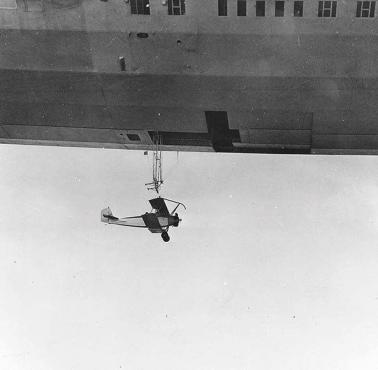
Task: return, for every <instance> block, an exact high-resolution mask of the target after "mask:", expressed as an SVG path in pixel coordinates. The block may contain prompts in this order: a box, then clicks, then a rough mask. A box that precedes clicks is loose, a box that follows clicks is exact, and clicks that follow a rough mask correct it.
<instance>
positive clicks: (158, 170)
mask: <svg viewBox="0 0 378 370" xmlns="http://www.w3.org/2000/svg"><path fill="white" fill-rule="evenodd" d="M152 141H153V145H154V152H153V159H152V182H149V183H147V184H145V185H146V186H147V189H148V190H155V191H156V193H158V194H159V191H160V187H161V185H162V184H163V167H162V154H161V149H160V146H161V145H162V137H161V135H159V132H155V133H154V134H153V136H152Z"/></svg>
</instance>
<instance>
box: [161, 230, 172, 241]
mask: <svg viewBox="0 0 378 370" xmlns="http://www.w3.org/2000/svg"><path fill="white" fill-rule="evenodd" d="M161 237H162V239H163V240H164V241H165V242H169V239H170V238H169V235H168V233H167V232H166V231H163V232H162V233H161Z"/></svg>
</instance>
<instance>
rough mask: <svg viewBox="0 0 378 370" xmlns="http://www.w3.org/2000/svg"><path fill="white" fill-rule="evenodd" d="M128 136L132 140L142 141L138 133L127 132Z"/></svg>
mask: <svg viewBox="0 0 378 370" xmlns="http://www.w3.org/2000/svg"><path fill="white" fill-rule="evenodd" d="M126 136H127V138H128V139H129V140H130V141H140V137H139V135H138V134H126Z"/></svg>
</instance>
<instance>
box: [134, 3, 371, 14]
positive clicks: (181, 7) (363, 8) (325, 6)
mask: <svg viewBox="0 0 378 370" xmlns="http://www.w3.org/2000/svg"><path fill="white" fill-rule="evenodd" d="M130 4H131V13H132V14H145V15H149V14H150V1H149V0H130ZM164 4H167V5H168V14H169V15H184V14H185V0H168V1H166V2H164ZM236 4H237V5H236V6H237V15H238V16H246V15H247V0H237V3H236ZM336 8H337V1H331V0H326V1H319V5H318V17H336ZM293 14H294V16H295V17H303V1H302V0H296V1H294V13H293ZM218 15H219V16H227V0H218ZM284 15H285V1H284V0H277V1H276V2H275V16H276V17H283V16H284ZM256 16H257V17H264V16H265V1H264V0H257V1H256ZM374 16H375V1H357V8H356V17H358V18H360V17H363V18H368V17H369V18H372V17H374Z"/></svg>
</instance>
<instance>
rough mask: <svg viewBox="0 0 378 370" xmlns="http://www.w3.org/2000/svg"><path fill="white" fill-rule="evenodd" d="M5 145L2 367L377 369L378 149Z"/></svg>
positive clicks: (0, 227)
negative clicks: (173, 212)
mask: <svg viewBox="0 0 378 370" xmlns="http://www.w3.org/2000/svg"><path fill="white" fill-rule="evenodd" d="M163 163H164V171H165V173H166V175H167V179H166V183H165V185H164V186H163V196H166V197H167V198H171V199H176V200H179V201H182V202H183V203H185V204H186V205H187V211H186V212H184V211H182V210H181V212H180V217H182V218H183V222H182V223H181V225H180V227H179V228H173V229H172V232H170V236H171V242H170V243H167V244H166V243H164V242H163V241H162V240H161V238H160V236H159V235H157V234H151V233H149V232H148V231H146V230H141V229H131V228H125V227H120V226H115V225H105V224H102V223H101V222H100V211H101V209H102V208H104V207H106V206H110V207H111V208H112V210H113V213H114V214H115V215H116V216H120V217H125V216H133V215H140V214H142V213H144V212H145V211H148V210H149V209H150V207H149V204H148V199H150V198H151V197H153V196H154V194H153V193H152V192H148V191H147V190H145V187H144V183H145V182H148V181H150V179H151V156H149V157H147V156H144V155H143V152H141V151H121V150H103V149H78V148H58V147H34V146H7V145H1V146H0V190H1V191H0V204H1V212H0V243H1V246H0V368H1V369H6V370H13V369H15V370H51V369H54V370H76V369H77V370H81V369H88V370H104V369H106V370H111V369H120V368H122V369H138V370H139V369H143V370H144V369H163V370H170V369H172V370H193V369H204V370H211V369H214V370H215V369H217V370H218V369H225V370H226V369H227V370H232V369H280V370H297V369H298V370H303V369H307V370H312V369H313V370H315V369H316V370H319V369H327V370H329V369H343V370H347V369H351V370H352V369H353V370H355V369H364V370H369V369H374V370H376V369H377V364H378V351H377V348H378V170H377V169H378V157H368V156H361V157H360V156H356V157H351V156H281V155H254V154H235V155H233V154H205V153H180V155H179V157H178V159H177V156H176V153H167V154H165V156H164V162H163Z"/></svg>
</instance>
